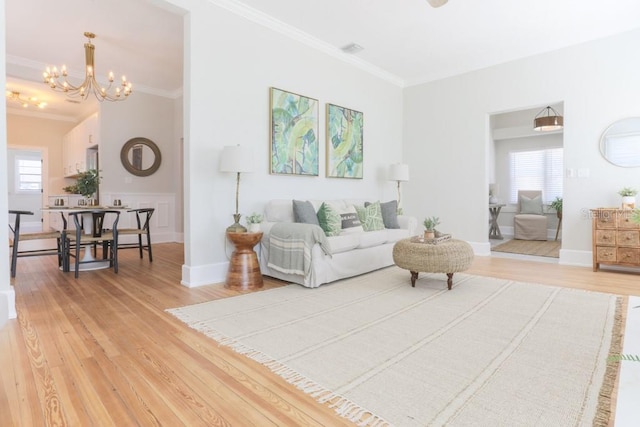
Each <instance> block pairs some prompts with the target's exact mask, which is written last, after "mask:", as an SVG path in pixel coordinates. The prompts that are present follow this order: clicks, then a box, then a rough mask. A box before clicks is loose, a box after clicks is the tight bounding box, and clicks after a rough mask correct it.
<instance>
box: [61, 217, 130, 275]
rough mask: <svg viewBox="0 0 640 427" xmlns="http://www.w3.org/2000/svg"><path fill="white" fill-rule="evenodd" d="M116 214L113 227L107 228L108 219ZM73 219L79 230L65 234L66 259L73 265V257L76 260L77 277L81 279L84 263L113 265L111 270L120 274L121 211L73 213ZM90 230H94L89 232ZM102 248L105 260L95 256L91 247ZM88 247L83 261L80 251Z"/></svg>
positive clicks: (65, 232)
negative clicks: (119, 237) (106, 218)
mask: <svg viewBox="0 0 640 427" xmlns="http://www.w3.org/2000/svg"><path fill="white" fill-rule="evenodd" d="M107 215H114V217H113V222H112V223H111V224H110V228H109V229H108V230H106V228H105V217H106V216H107ZM69 218H70V219H71V220H73V223H74V225H75V230H70V231H68V232H67V231H63V235H64V238H63V242H64V252H65V258H66V259H67V263H68V265H70V261H69V260H70V258H74V261H75V262H74V274H75V277H76V278H77V277H78V272H79V271H80V265H81V264H88V263H102V262H105V261H108V262H109V267H112V268H113V271H114V273H117V272H118V221H119V220H120V211H118V210H106V209H99V210H98V209H96V210H86V211H74V212H70V213H69ZM87 228H90V230H87ZM96 246H102V259H99V258H98V257H97V254H96V256H95V257H94V256H91V248H92V247H93V248H95V247H96ZM83 247H84V248H85V251H89V253H88V254H86V253H85V256H84V257H83V258H81V257H80V249H81V248H83Z"/></svg>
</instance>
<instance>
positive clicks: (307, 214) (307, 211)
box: [293, 200, 320, 225]
mask: <svg viewBox="0 0 640 427" xmlns="http://www.w3.org/2000/svg"><path fill="white" fill-rule="evenodd" d="M293 220H294V221H295V222H304V223H306V224H315V225H320V223H319V222H318V215H317V214H316V210H315V209H314V208H313V205H312V204H311V202H310V201H308V200H307V201H302V200H294V201H293Z"/></svg>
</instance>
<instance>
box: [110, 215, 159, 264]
mask: <svg viewBox="0 0 640 427" xmlns="http://www.w3.org/2000/svg"><path fill="white" fill-rule="evenodd" d="M154 211H155V209H154V208H142V209H131V210H129V211H127V212H135V214H136V224H137V226H138V227H137V228H122V229H121V230H119V231H118V235H119V236H124V235H137V236H138V242H137V243H124V242H120V241H119V242H118V249H136V248H137V249H138V250H139V251H140V259H142V258H143V256H142V251H143V250H146V251H147V252H149V262H153V252H152V251H151V228H150V221H151V216H152V215H153V212H154ZM142 236H145V240H146V242H145V244H143V243H142Z"/></svg>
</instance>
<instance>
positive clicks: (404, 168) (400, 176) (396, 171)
mask: <svg viewBox="0 0 640 427" xmlns="http://www.w3.org/2000/svg"><path fill="white" fill-rule="evenodd" d="M389 181H397V182H398V213H399V214H401V213H402V208H401V207H400V183H401V182H406V181H409V165H407V164H404V163H395V164H392V165H391V166H389Z"/></svg>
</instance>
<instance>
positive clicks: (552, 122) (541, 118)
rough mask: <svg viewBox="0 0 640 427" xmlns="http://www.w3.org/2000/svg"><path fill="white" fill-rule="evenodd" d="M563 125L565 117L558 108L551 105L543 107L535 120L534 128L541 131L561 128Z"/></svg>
mask: <svg viewBox="0 0 640 427" xmlns="http://www.w3.org/2000/svg"><path fill="white" fill-rule="evenodd" d="M545 112H546V114H545ZM563 127H564V118H563V117H562V116H561V115H560V114H559V113H558V112H557V111H556V110H554V109H553V108H551V107H549V106H547V107H545V108H543V109H542V110H541V111H540V112H539V113H538V114H537V115H536V117H535V119H534V120H533V130H536V131H539V132H550V131H552V130H560V129H562V128H563Z"/></svg>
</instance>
